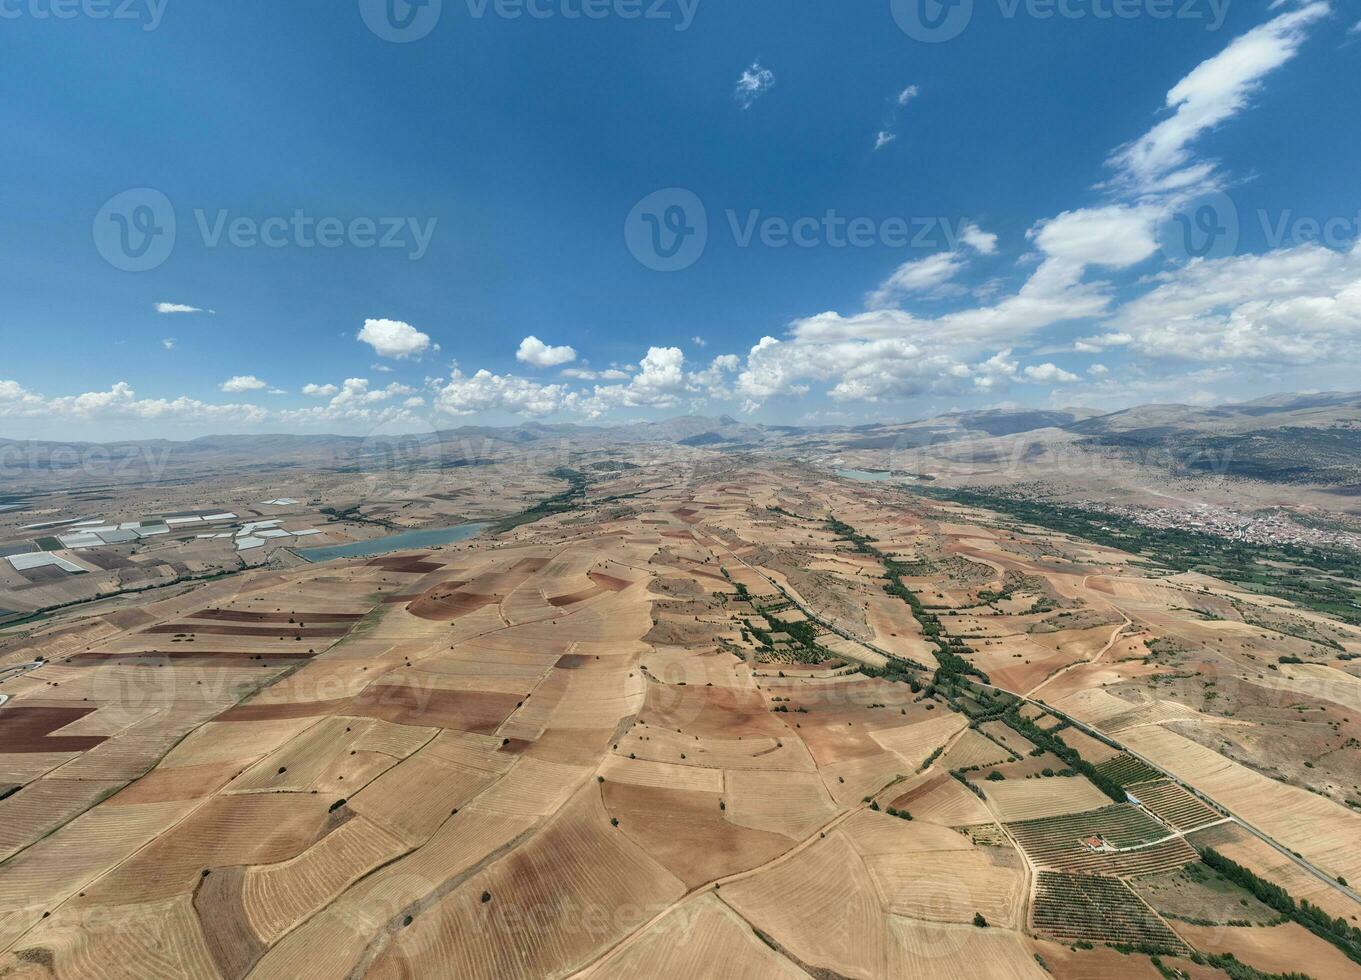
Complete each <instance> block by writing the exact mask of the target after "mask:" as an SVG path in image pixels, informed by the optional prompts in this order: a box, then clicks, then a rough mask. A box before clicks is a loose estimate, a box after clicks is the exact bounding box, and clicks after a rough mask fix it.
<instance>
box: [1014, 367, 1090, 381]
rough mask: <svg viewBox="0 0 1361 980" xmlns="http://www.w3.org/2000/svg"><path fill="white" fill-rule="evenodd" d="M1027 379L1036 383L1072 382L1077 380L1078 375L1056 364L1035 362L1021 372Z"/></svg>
mask: <svg viewBox="0 0 1361 980" xmlns="http://www.w3.org/2000/svg"><path fill="white" fill-rule="evenodd" d="M1021 374H1022V376H1023V377H1024V378H1025V379H1026V380H1027V381H1033V382H1036V383H1037V384H1072V383H1073V382H1074V381H1076V380H1078V376H1077V375H1076V374H1073V373H1072V372H1071V371H1065V370H1063V368H1061V367H1059V366H1058V365H1056V364H1049V363H1045V364H1036V365H1032V366H1030V367H1027V368H1025V369H1024V370H1023V371H1022V372H1021Z"/></svg>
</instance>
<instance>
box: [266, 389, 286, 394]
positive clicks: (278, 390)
mask: <svg viewBox="0 0 1361 980" xmlns="http://www.w3.org/2000/svg"><path fill="white" fill-rule="evenodd" d="M269 393H270V394H271V395H286V394H288V392H287V391H285V390H284V389H283V388H271V389H269Z"/></svg>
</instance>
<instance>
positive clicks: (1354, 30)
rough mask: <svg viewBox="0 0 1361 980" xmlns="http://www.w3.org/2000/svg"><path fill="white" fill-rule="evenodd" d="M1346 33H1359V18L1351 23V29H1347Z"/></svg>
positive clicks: (1360, 24)
mask: <svg viewBox="0 0 1361 980" xmlns="http://www.w3.org/2000/svg"><path fill="white" fill-rule="evenodd" d="M1347 33H1348V34H1361V20H1358V21H1357V22H1356V23H1355V24H1353V25H1352V26H1351V30H1349V31H1348V32H1347Z"/></svg>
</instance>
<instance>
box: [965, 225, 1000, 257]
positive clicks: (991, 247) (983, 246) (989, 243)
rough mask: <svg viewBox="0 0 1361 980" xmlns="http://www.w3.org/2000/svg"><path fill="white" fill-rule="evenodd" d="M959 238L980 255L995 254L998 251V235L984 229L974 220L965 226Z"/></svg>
mask: <svg viewBox="0 0 1361 980" xmlns="http://www.w3.org/2000/svg"><path fill="white" fill-rule="evenodd" d="M959 239H960V241H962V242H963V243H964V244H965V245H967V246H969V247H970V248H971V249H973V250H974V251H975V252H977V253H978V254H979V255H993V254H995V253H996V252H997V236H996V235H994V234H992V232H988V231H984V230H983V229H982V228H980V227H978V225H976V224H974V223H973V222H970V223H969V224H967V225H965V226H964V230H963V231H962V232H960V233H959Z"/></svg>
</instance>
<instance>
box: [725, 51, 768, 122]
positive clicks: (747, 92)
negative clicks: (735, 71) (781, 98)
mask: <svg viewBox="0 0 1361 980" xmlns="http://www.w3.org/2000/svg"><path fill="white" fill-rule="evenodd" d="M774 87H775V73H774V72H773V71H771V70H770V69H769V68H762V67H761V62H760V61H759V60H758V61H753V62H752V63H751V67H750V68H747V69H746V70H744V71H743V72H742V74H741V76H740V77H739V78H738V79H737V87H736V88H734V89H733V98H734V99H736V100H737V104H738V105H739V106H741V107H742V108H743V109H744V110H746V109H750V108H751V107H752V106H753V105H755V104H756V100H757V99H759V98H760V97H761V96H763V95H765V94H766V93H767V92H769V91H770V90H771V89H772V88H774Z"/></svg>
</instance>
